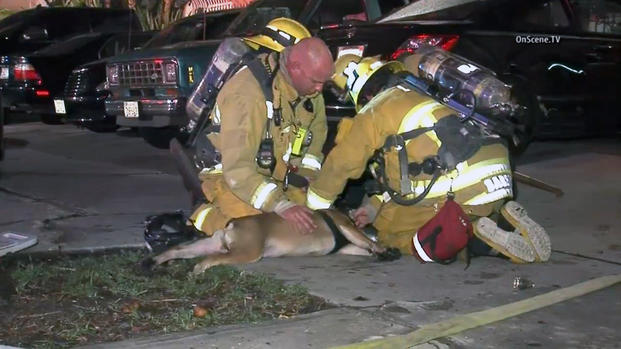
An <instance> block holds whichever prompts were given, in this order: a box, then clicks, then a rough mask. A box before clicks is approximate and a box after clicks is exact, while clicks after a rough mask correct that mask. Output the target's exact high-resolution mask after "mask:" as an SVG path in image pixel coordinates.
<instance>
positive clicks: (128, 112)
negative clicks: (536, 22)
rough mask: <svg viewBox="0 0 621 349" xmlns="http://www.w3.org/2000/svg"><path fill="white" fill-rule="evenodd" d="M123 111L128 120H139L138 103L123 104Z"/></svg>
mask: <svg viewBox="0 0 621 349" xmlns="http://www.w3.org/2000/svg"><path fill="white" fill-rule="evenodd" d="M123 111H124V112H125V117H126V118H137V117H138V116H139V114H138V102H123Z"/></svg>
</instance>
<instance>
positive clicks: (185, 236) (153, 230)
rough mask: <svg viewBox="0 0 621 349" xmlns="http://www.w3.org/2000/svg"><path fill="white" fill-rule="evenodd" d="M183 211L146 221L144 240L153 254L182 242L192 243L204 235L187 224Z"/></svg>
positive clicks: (168, 213)
mask: <svg viewBox="0 0 621 349" xmlns="http://www.w3.org/2000/svg"><path fill="white" fill-rule="evenodd" d="M186 221H187V218H186V217H185V215H184V214H183V211H181V210H178V211H175V212H166V213H160V214H157V215H152V216H148V217H147V218H145V221H144V240H145V243H146V246H147V248H148V249H149V251H151V252H155V253H159V252H162V251H164V250H166V249H168V248H170V247H172V246H175V245H178V244H180V243H182V242H186V241H191V240H194V239H196V238H198V237H200V236H201V235H202V234H201V233H200V232H199V231H198V230H197V229H196V228H194V226H192V225H187V224H186Z"/></svg>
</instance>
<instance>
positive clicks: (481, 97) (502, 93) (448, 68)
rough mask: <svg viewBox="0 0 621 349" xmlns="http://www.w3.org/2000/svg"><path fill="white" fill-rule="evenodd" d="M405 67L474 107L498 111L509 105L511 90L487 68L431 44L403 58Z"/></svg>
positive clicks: (444, 92) (479, 109)
mask: <svg viewBox="0 0 621 349" xmlns="http://www.w3.org/2000/svg"><path fill="white" fill-rule="evenodd" d="M404 63H405V65H406V67H407V68H408V70H409V71H410V72H412V73H413V74H414V75H416V76H417V77H419V78H422V79H425V80H428V81H429V82H432V83H433V84H434V85H436V86H437V87H438V88H439V90H440V92H442V93H443V94H444V95H446V94H452V95H453V97H454V98H457V99H458V100H460V101H462V102H463V103H465V104H468V105H471V104H472V101H473V96H474V101H475V102H476V103H475V104H474V106H475V110H477V111H490V110H495V111H499V110H502V109H503V107H504V106H507V105H510V104H511V89H510V87H509V86H507V85H506V84H504V83H503V82H502V81H500V80H498V79H497V78H496V76H495V74H494V72H492V71H491V70H489V69H487V68H484V67H481V66H479V65H476V64H474V63H472V62H471V61H469V60H467V59H465V58H463V57H461V56H458V55H456V54H453V53H451V52H448V51H445V50H443V49H441V48H437V47H433V46H422V47H420V48H419V49H417V50H416V52H415V53H414V54H413V55H411V56H409V57H407V58H406V59H405V60H404Z"/></svg>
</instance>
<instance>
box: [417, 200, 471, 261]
mask: <svg viewBox="0 0 621 349" xmlns="http://www.w3.org/2000/svg"><path fill="white" fill-rule="evenodd" d="M471 237H472V223H471V222H470V219H468V215H467V214H466V213H465V212H464V210H462V209H461V206H459V204H458V203H456V202H455V201H454V200H453V199H452V197H450V196H449V198H448V199H447V200H446V203H445V204H444V206H442V208H441V209H440V211H438V213H437V214H436V215H435V216H434V217H433V218H431V219H430V220H429V221H427V223H425V225H423V226H422V227H421V228H420V229H419V230H418V231H417V232H416V234H415V235H414V237H413V238H412V250H413V252H414V253H413V254H414V256H416V257H417V258H418V259H419V260H420V261H421V262H423V263H427V262H436V263H442V264H449V263H452V262H454V261H455V259H456V258H457V254H458V253H459V251H461V250H462V249H463V248H464V247H466V245H468V240H470V238H471Z"/></svg>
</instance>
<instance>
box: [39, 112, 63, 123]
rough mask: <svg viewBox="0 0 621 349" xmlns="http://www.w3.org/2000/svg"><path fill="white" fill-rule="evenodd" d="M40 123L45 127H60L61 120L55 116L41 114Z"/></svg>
mask: <svg viewBox="0 0 621 349" xmlns="http://www.w3.org/2000/svg"><path fill="white" fill-rule="evenodd" d="M41 122H43V123H44V124H46V125H60V124H62V123H63V121H62V119H61V118H60V117H59V116H58V115H56V114H41Z"/></svg>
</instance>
